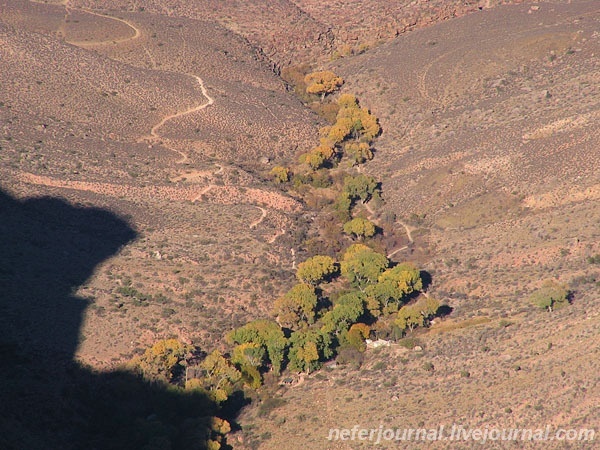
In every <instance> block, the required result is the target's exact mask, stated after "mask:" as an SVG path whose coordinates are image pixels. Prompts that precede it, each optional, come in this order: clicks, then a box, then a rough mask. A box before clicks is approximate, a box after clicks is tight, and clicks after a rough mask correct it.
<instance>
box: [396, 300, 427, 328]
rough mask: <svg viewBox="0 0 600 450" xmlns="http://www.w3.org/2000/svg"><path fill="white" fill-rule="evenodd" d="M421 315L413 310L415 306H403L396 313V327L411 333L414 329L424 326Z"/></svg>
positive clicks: (416, 310)
mask: <svg viewBox="0 0 600 450" xmlns="http://www.w3.org/2000/svg"><path fill="white" fill-rule="evenodd" d="M423 320H424V319H423V315H422V314H421V312H420V311H419V310H418V309H417V308H415V305H405V306H403V307H402V308H400V311H398V317H397V318H396V322H395V323H396V325H398V327H399V328H400V329H401V330H406V329H407V328H408V329H409V330H410V331H413V330H414V329H415V328H416V327H421V326H423V324H424V321H423Z"/></svg>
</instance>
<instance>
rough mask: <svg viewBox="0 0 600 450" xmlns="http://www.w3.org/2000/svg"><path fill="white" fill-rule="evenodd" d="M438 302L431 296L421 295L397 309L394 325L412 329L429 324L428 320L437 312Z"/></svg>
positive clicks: (403, 328)
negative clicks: (415, 300)
mask: <svg viewBox="0 0 600 450" xmlns="http://www.w3.org/2000/svg"><path fill="white" fill-rule="evenodd" d="M439 308H440V302H439V301H437V300H436V299H434V298H433V297H423V298H421V299H419V300H418V301H417V302H416V303H413V304H411V305H405V306H403V307H402V308H400V311H398V317H397V318H396V322H395V323H396V325H398V327H400V328H401V329H402V330H406V329H407V328H408V329H409V330H410V331H413V330H414V329H415V328H416V327H423V326H429V322H430V321H431V319H432V318H433V317H435V315H436V314H437V311H438V309H439Z"/></svg>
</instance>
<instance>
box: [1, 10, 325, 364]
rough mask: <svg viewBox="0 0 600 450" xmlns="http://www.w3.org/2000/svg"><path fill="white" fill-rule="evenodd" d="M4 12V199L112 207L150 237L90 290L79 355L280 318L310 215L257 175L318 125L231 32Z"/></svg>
mask: <svg viewBox="0 0 600 450" xmlns="http://www.w3.org/2000/svg"><path fill="white" fill-rule="evenodd" d="M0 9H1V10H2V11H3V14H2V16H1V17H2V19H1V20H2V22H0V41H1V42H2V45H1V46H0V47H1V48H0V55H1V56H0V58H1V60H2V63H1V64H0V79H1V80H2V86H3V89H2V94H1V98H0V102H1V104H0V105H1V106H0V118H1V119H0V120H1V122H0V129H1V135H2V141H1V143H0V146H1V147H2V152H1V154H0V158H1V162H2V163H1V165H0V174H1V175H0V178H1V179H2V188H3V189H5V190H8V191H9V193H10V194H12V195H15V196H17V197H19V198H22V197H30V196H42V195H53V196H57V197H61V198H65V199H68V200H70V201H71V202H74V203H76V204H84V205H95V206H99V207H104V208H108V209H110V210H112V211H116V212H118V213H120V214H121V215H123V216H126V217H127V218H128V220H129V221H130V223H131V225H132V226H133V227H135V228H136V229H137V231H138V232H139V233H140V238H139V239H137V240H136V241H135V242H133V243H130V244H129V245H127V246H126V247H125V248H124V249H123V250H122V251H121V252H120V253H119V254H117V255H116V256H115V257H113V258H111V259H109V260H108V261H106V262H105V263H104V264H105V265H104V266H102V267H99V268H98V270H97V272H96V274H95V275H94V276H93V277H91V278H90V279H89V280H88V281H87V282H86V283H85V285H84V286H83V287H82V288H81V295H84V296H85V297H87V298H90V299H93V301H92V305H91V306H90V308H88V309H87V316H86V321H85V324H84V329H83V331H82V335H83V336H85V340H84V341H82V344H81V346H80V348H79V355H80V357H81V358H82V359H84V360H85V361H87V362H91V363H93V364H97V365H110V364H112V363H114V362H115V361H118V360H120V359H121V358H127V357H130V356H131V355H132V353H133V351H134V350H135V349H136V348H140V347H142V346H144V345H146V344H149V343H151V342H154V341H156V340H157V339H158V338H160V337H166V336H172V335H175V336H178V337H180V338H181V339H183V340H186V341H194V342H197V343H203V342H211V344H210V345H211V346H212V345H214V344H213V342H214V341H218V340H220V339H221V338H222V334H223V329H225V328H229V327H231V326H234V325H236V324H238V323H241V322H243V321H244V320H247V318H248V317H254V316H256V315H259V314H264V313H266V307H263V306H262V303H261V302H260V300H261V299H262V298H267V297H268V298H270V297H271V296H272V295H273V292H278V291H279V290H281V289H283V286H284V285H285V284H286V283H287V280H288V279H289V278H290V275H291V273H290V271H289V269H291V263H289V262H288V256H289V251H290V250H289V249H290V245H291V244H292V242H293V240H294V233H295V230H296V222H295V219H294V217H295V214H297V213H298V212H299V211H300V210H301V204H300V203H299V202H298V201H297V200H295V199H293V198H290V197H288V196H285V195H283V194H281V193H280V192H277V191H276V190H274V189H272V188H271V187H270V186H269V185H268V184H265V183H264V182H263V181H262V179H261V178H260V177H259V176H257V175H256V174H255V171H259V172H261V173H262V172H263V171H268V170H269V168H270V167H269V163H264V162H260V159H261V158H264V157H266V158H267V160H269V159H271V160H272V159H277V160H281V161H285V160H289V159H292V158H295V155H296V152H298V151H302V150H304V149H306V148H307V147H308V146H310V145H312V142H313V140H314V139H316V137H317V127H316V125H317V124H318V119H316V117H315V116H314V115H313V114H312V113H311V112H310V111H308V110H306V109H305V108H304V107H303V106H302V105H301V104H300V102H299V101H298V100H297V99H295V98H294V97H292V96H291V95H290V94H288V93H287V92H286V89H285V86H284V85H283V83H282V82H281V81H280V80H279V79H278V78H277V77H276V76H275V75H274V74H273V73H272V71H271V70H270V67H269V65H268V63H267V62H265V60H264V58H263V57H262V56H261V55H260V54H258V53H257V52H256V51H255V50H254V49H253V48H252V47H250V46H249V45H248V44H247V43H246V42H245V41H243V40H242V39H240V38H239V37H237V36H236V35H234V34H233V33H231V32H230V31H227V30H225V29H223V28H222V27H220V26H219V25H216V24H212V23H208V22H203V21H196V20H192V19H172V18H169V17H162V16H159V15H151V14H148V13H133V14H127V15H123V16H120V17H113V16H111V15H110V14H105V13H104V12H102V11H88V10H85V9H80V8H77V7H76V6H75V5H73V4H71V3H69V4H67V5H63V4H55V5H49V4H48V5H46V4H42V3H33V2H29V1H20V0H19V1H10V2H8V1H4V2H2V4H0ZM44 18H45V19H47V20H44ZM113 31H114V33H113ZM259 260H260V261H261V264H260V267H257V263H256V262H257V261H259ZM132 289H133V290H132ZM248 305H251V306H248ZM111 359H112V362H111Z"/></svg>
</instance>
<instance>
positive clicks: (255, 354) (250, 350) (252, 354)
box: [231, 342, 266, 389]
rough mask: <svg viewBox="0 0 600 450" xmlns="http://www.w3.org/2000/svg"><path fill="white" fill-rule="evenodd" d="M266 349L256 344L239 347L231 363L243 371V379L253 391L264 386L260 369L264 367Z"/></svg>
mask: <svg viewBox="0 0 600 450" xmlns="http://www.w3.org/2000/svg"><path fill="white" fill-rule="evenodd" d="M265 355H266V352H265V349H264V347H262V346H261V345H258V344H255V343H254V342H247V343H245V344H240V345H237V346H236V347H235V348H234V349H233V354H232V355H231V362H232V363H234V364H235V365H236V366H237V367H238V369H239V370H240V371H241V373H242V376H243V378H245V379H246V382H247V383H248V384H249V385H250V387H252V388H253V389H258V388H259V387H260V386H261V385H262V376H261V374H260V371H259V369H260V368H261V367H262V366H263V362H264V359H265Z"/></svg>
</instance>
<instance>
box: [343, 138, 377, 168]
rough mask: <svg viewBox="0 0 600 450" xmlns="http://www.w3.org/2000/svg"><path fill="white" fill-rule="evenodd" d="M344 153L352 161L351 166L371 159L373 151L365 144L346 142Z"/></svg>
mask: <svg viewBox="0 0 600 450" xmlns="http://www.w3.org/2000/svg"><path fill="white" fill-rule="evenodd" d="M344 151H345V152H346V154H347V155H348V157H350V159H351V160H352V165H353V166H354V165H357V164H362V163H364V162H366V161H370V160H372V159H373V151H372V150H371V146H370V145H369V144H368V143H367V142H348V143H347V144H346V145H345V146H344Z"/></svg>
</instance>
